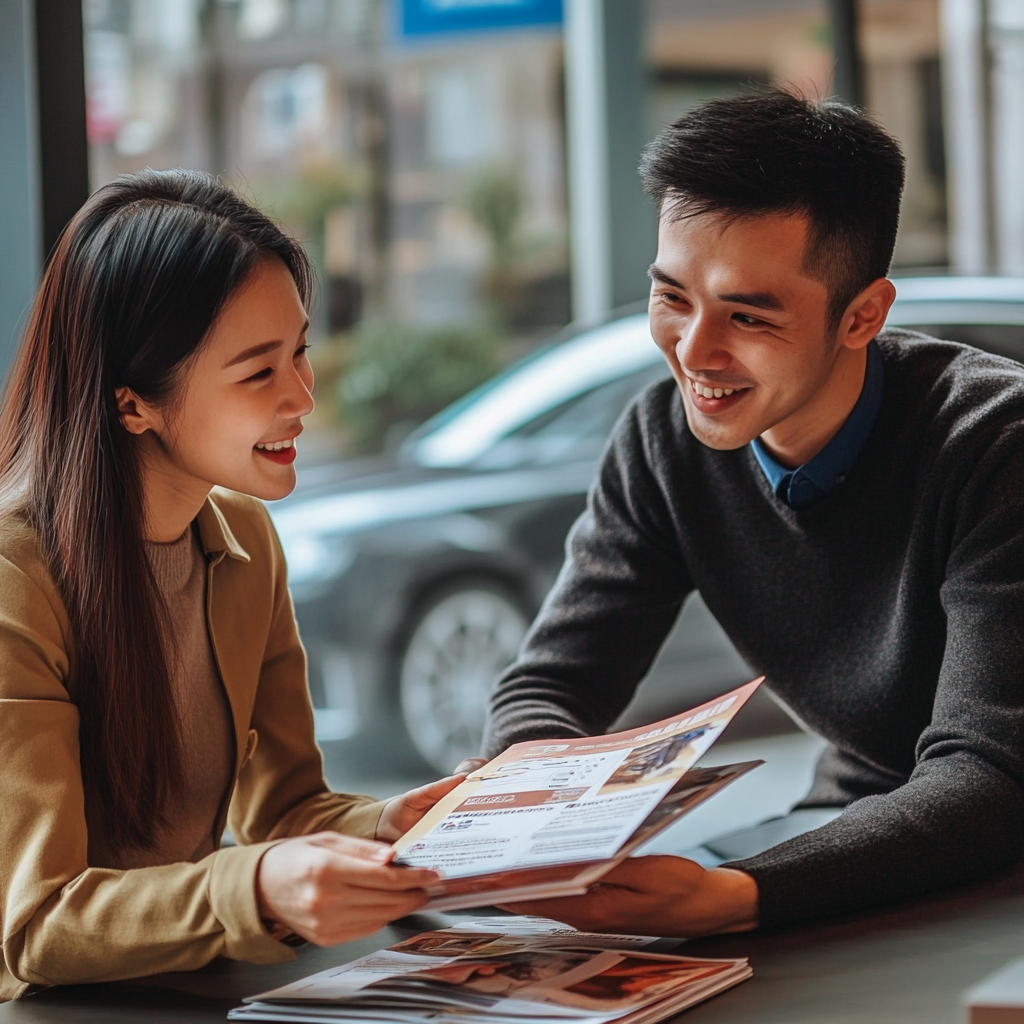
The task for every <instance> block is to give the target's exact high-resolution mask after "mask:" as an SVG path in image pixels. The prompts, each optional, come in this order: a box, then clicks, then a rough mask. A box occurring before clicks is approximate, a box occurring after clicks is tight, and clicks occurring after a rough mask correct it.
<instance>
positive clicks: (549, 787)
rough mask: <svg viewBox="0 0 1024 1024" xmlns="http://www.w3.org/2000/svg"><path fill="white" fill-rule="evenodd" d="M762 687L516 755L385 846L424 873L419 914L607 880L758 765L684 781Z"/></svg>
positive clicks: (516, 750) (523, 747)
mask: <svg viewBox="0 0 1024 1024" xmlns="http://www.w3.org/2000/svg"><path fill="white" fill-rule="evenodd" d="M760 684H761V680H760V679H757V680H755V681H754V682H752V683H747V684H746V685H745V686H741V687H739V688H737V689H735V690H732V691H731V692H729V693H726V694H723V695H722V696H721V697H716V698H715V699H714V700H712V701H708V702H707V703H706V704H702V705H700V706H699V707H696V708H691V709H690V710H689V711H684V712H682V713H681V714H678V715H673V716H672V717H671V718H666V719H665V720H664V721H661V722H655V723H654V724H653V725H645V726H643V727H642V728H640V729H631V730H629V731H627V732H619V733H613V734H612V735H608V736H588V737H584V738H582V739H566V740H543V741H537V742H526V743H517V744H515V745H514V746H512V747H509V748H508V750H506V751H505V752H504V753H503V754H499V755H498V757H496V758H495V759H494V760H493V761H490V762H488V763H487V764H485V765H484V766H483V767H482V768H479V769H477V770H476V771H475V772H473V773H472V774H471V775H469V776H468V777H467V779H466V781H465V782H463V783H462V784H461V785H459V786H457V787H456V788H455V789H453V790H452V791H451V792H450V793H449V794H448V795H447V796H446V797H444V798H443V799H442V800H440V801H438V803H437V804H436V805H435V806H434V807H433V808H432V809H431V810H430V811H428V812H427V814H425V815H424V816H423V818H422V819H421V820H420V822H419V823H418V824H417V825H416V826H414V827H413V828H412V829H410V831H408V832H407V833H406V834H405V835H404V836H402V838H401V839H399V840H398V842H396V843H395V844H394V845H395V850H396V855H395V863H396V864H405V865H410V866H412V867H424V868H432V869H433V870H435V871H437V872H438V874H439V875H440V876H441V882H440V883H439V884H438V885H437V886H436V887H435V888H433V889H431V890H429V892H430V895H431V897H432V899H431V901H430V903H428V904H427V909H428V910H457V909H466V908H471V907H486V906H492V905H494V904H505V903H509V902H515V901H518V900H526V899H548V898H550V897H553V896H572V895H576V894H579V893H583V892H586V890H587V888H588V887H589V886H590V885H593V884H594V882H596V881H597V880H598V879H600V878H601V876H602V875H604V874H605V873H606V872H608V871H610V870H611V869H612V868H613V867H614V866H615V865H616V864H618V863H620V862H621V861H622V860H624V859H625V858H626V857H629V856H630V855H631V854H633V853H634V852H635V851H636V850H637V848H638V847H640V846H642V845H643V844H644V843H646V842H647V841H648V840H650V839H651V838H652V837H653V836H654V835H656V834H657V833H658V832H660V831H662V829H665V828H667V827H668V826H669V825H671V824H673V823H674V822H676V821H678V820H679V818H681V817H682V816H683V815H684V814H686V813H688V812H689V811H691V810H692V809H693V808H694V807H696V806H697V805H698V804H701V803H703V802H704V801H705V800H707V799H708V798H709V797H711V796H713V795H714V794H715V793H717V792H718V791H719V790H721V789H722V788H723V787H725V786H727V785H728V784H729V783H730V782H733V781H734V780H736V779H738V778H739V777H740V776H741V775H743V774H745V773H746V772H748V771H750V769H752V768H756V767H757V766H758V765H759V764H762V763H763V762H762V761H748V762H745V763H744V764H732V765H724V766H720V767H716V768H703V769H694V768H693V766H694V765H695V764H696V762H697V761H698V759H699V758H700V757H702V756H703V755H704V753H705V752H706V751H707V749H708V748H709V747H710V746H711V744H712V743H714V742H715V740H716V739H718V737H719V736H720V735H721V734H722V731H723V730H724V729H725V727H726V726H727V725H728V724H729V722H730V721H731V720H732V718H733V716H734V715H735V714H736V712H737V711H739V709H740V708H741V707H742V706H743V704H744V703H745V702H746V701H747V700H748V699H749V697H750V696H751V694H753V693H754V691H755V690H756V689H757V687H758V686H759V685H760Z"/></svg>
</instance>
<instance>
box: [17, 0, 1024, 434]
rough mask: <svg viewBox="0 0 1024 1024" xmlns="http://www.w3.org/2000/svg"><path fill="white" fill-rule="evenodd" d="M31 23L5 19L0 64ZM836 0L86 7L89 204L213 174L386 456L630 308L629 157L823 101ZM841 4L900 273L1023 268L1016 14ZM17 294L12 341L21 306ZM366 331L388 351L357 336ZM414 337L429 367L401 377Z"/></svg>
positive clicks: (926, 5)
mask: <svg viewBox="0 0 1024 1024" xmlns="http://www.w3.org/2000/svg"><path fill="white" fill-rule="evenodd" d="M850 2H852V0H847V3H850ZM42 3H43V0H10V4H9V5H8V6H9V7H10V11H8V15H11V17H9V18H8V20H9V21H10V22H11V25H10V26H9V27H10V28H11V32H9V33H7V37H6V39H5V41H4V43H3V46H5V47H7V48H12V54H13V53H14V50H16V49H18V48H19V47H20V48H21V50H24V47H25V45H26V43H25V42H24V41H25V40H28V39H29V37H30V35H31V31H30V30H31V24H30V23H31V13H32V11H33V10H35V11H36V12H37V15H38V16H40V17H41V14H39V11H40V10H41V8H40V5H41V4H42ZM842 3H843V0H564V3H563V2H562V0H509V2H507V3H502V4H494V3H493V0H492V2H490V3H486V2H481V3H471V2H469V0H460V2H459V3H452V2H449V0H85V2H84V5H83V16H84V25H85V66H86V81H87V110H88V134H89V173H90V179H91V185H92V187H97V186H99V185H101V184H103V183H104V182H106V181H109V180H110V179H111V178H112V177H113V176H115V175H116V174H118V173H120V172H122V171H131V170H136V169H139V168H142V167H145V166H153V167H169V166H186V167H198V168H203V169H207V170H211V171H214V172H217V173H220V174H222V175H224V176H225V177H226V178H227V179H228V180H230V181H232V182H234V183H235V184H237V185H239V186H240V187H241V188H243V189H244V190H245V191H246V192H247V193H248V194H249V195H250V196H251V197H253V198H254V199H255V200H256V201H257V202H259V203H261V204H262V205H263V206H264V207H265V208H267V209H268V210H270V211H271V212H273V213H274V214H275V215H277V216H278V217H280V218H281V219H282V220H284V221H285V222H286V223H287V224H288V225H289V226H291V227H292V228H293V229H294V230H296V231H297V232H298V233H299V234H300V235H301V236H302V237H303V238H304V239H305V240H307V242H308V243H309V246H310V249H311V252H312V253H313V255H314V258H315V259H316V260H317V262H318V263H319V265H320V266H321V268H322V271H323V274H324V278H325V289H324V299H323V301H322V303H321V307H320V310H319V313H318V324H319V330H320V335H321V337H322V338H323V339H333V340H330V341H329V343H328V344H325V345H323V346H321V353H320V355H319V356H318V358H319V359H320V360H321V364H322V365H321V367H320V371H321V383H322V384H324V383H325V387H323V388H322V389H321V397H322V399H326V401H322V404H323V406H324V412H323V416H324V417H325V419H324V422H325V423H326V422H327V421H328V420H330V419H331V418H332V417H334V416H336V415H342V416H343V415H344V408H345V407H347V405H353V406H354V405H358V402H360V401H363V402H364V404H365V403H366V402H368V401H371V400H372V402H376V403H377V404H376V406H375V409H376V412H375V414H374V415H375V417H376V418H375V419H374V422H375V423H376V424H377V426H376V427H375V428H374V429H375V430H376V431H377V433H376V434H375V435H374V437H375V438H376V440H377V441H380V439H381V437H382V436H383V434H382V431H383V429H384V427H385V426H386V425H387V424H388V423H394V422H395V421H398V420H402V418H403V416H404V417H406V418H409V417H410V416H412V417H414V418H415V416H419V415H421V414H422V413H423V411H425V410H428V409H429V408H430V407H431V402H433V403H434V404H435V405H436V404H438V403H441V402H442V399H443V400H447V399H448V398H449V397H451V395H450V394H449V392H451V391H452V390H453V389H456V390H457V389H458V388H460V387H462V386H465V385H468V384H469V383H472V380H473V379H474V375H475V376H476V377H482V376H486V375H487V374H488V373H489V372H490V371H491V370H493V368H494V367H495V366H496V365H497V364H499V363H500V362H502V361H507V359H508V358H510V357H511V356H513V355H515V354H516V353H518V352H521V351H523V350H524V348H525V347H528V346H529V345H530V344H532V343H534V341H536V340H538V339H540V338H542V337H543V336H545V334H547V333H550V331H551V330H552V329H553V328H556V327H557V326H559V325H561V324H563V323H565V322H567V321H568V320H569V319H570V318H571V317H572V316H573V315H574V314H575V315H577V316H580V315H582V316H584V317H593V316H595V315H600V314H601V313H602V312H604V311H605V310H606V309H608V308H610V307H612V306H614V305H617V304H620V303H622V302H625V301H629V300H630V299H633V298H639V297H641V296H642V295H643V294H644V291H645V280H644V270H645V267H646V264H647V262H648V260H649V258H650V253H651V250H652V246H653V234H654V231H653V228H654V226H653V216H652V213H651V211H650V209H649V207H647V206H645V203H644V200H643V197H642V195H641V194H640V190H639V183H638V181H637V179H636V176H635V173H634V169H635V165H636V159H637V156H638V151H639V148H640V147H641V146H642V145H643V143H644V142H645V141H646V140H648V139H650V138H651V137H652V136H653V135H654V134H655V133H656V131H657V130H658V128H659V127H660V126H662V125H664V124H665V123H667V122H669V121H671V120H672V119H673V118H674V117H676V116H678V115H679V113H681V112H682V111H684V110H686V109H688V108H689V107H691V106H693V105H694V104H696V103H699V102H702V101H703V100H705V99H708V98H711V97H714V96H721V95H730V94H734V93H736V92H739V91H742V90H744V89H749V88H751V87H754V86H757V85H758V84H762V83H782V84H785V85H788V86H790V87H792V88H795V89H797V90H799V91H800V92H802V93H804V94H806V95H810V96H826V95H829V94H830V93H831V92H832V91H833V71H834V52H835V49H834V46H833V36H832V31H831V29H832V22H831V21H830V13H831V15H832V16H833V19H834V16H835V10H836V8H837V4H842ZM856 7H857V15H858V17H857V24H858V27H859V31H858V33H857V39H856V40H855V42H856V44H857V45H858V46H859V53H860V58H861V61H862V70H863V76H862V77H863V82H864V96H863V98H864V101H865V104H866V106H867V108H868V109H869V110H870V111H871V112H872V113H874V114H875V115H876V116H877V117H878V118H879V119H880V120H881V121H882V122H883V123H884V124H885V125H886V126H887V127H888V128H889V129H890V130H891V131H892V132H893V133H894V134H895V135H896V136H897V137H898V138H899V139H900V140H901V141H902V143H903V145H904V148H905V151H906V154H907V163H908V183H907V192H906V199H905V204H904V214H903V222H902V225H901V230H900V236H899V241H898V245H897V252H896V266H897V269H898V270H906V269H909V268H925V267H928V268H938V269H944V268H947V267H948V268H949V269H950V270H951V271H953V272H959V273H986V272H997V273H1015V274H1020V273H1024V189H1021V188H1020V182H1021V181H1022V180H1024V70H1022V69H1024V2H1022V0H860V2H859V3H858V4H857V5H856ZM15 8H18V9H19V10H20V11H21V12H22V15H23V16H22V17H21V18H20V21H19V20H18V19H17V18H15V19H13V20H11V18H12V17H13V15H12V14H11V12H14V10H15ZM25 12H28V13H25ZM19 25H20V26H21V27H20V28H19ZM25 26H28V27H27V28H26V27H25ZM15 29H18V32H19V33H20V35H19V37H18V38H17V39H15V36H14V34H13V33H14V30H15ZM19 52H21V51H20V50H19ZM23 63H24V67H20V66H19V65H17V64H16V63H15V62H13V61H12V60H11V59H7V58H5V62H4V68H5V77H4V79H3V81H4V88H5V96H6V95H7V94H8V93H9V94H10V96H11V97H12V101H11V102H6V103H5V111H6V113H5V116H6V119H7V121H5V125H6V123H7V122H8V121H9V122H10V132H7V129H6V127H5V133H6V134H10V135H11V136H12V137H13V135H14V134H17V132H15V129H17V131H19V132H21V135H19V136H18V138H19V139H21V141H20V142H18V144H17V146H16V147H15V149H14V150H8V152H7V158H8V162H10V163H11V164H12V168H13V170H12V171H11V173H10V174H9V175H8V176H7V178H6V179H5V180H6V181H7V182H8V186H7V187H8V190H9V191H10V190H11V189H13V188H15V187H16V186H15V185H14V184H12V183H13V182H15V181H20V180H21V178H25V183H24V185H23V186H22V185H18V186H17V188H18V189H20V191H19V193H18V198H16V200H15V202H13V203H8V204H5V205H6V206H7V207H8V212H7V213H5V214H4V216H5V217H6V218H7V219H8V220H9V221H10V227H11V230H12V231H14V232H15V234H16V235H17V236H19V237H20V235H22V234H25V233H26V232H30V233H31V232H32V231H35V230H36V227H31V226H26V225H31V224H33V223H35V221H33V218H32V217H31V216H27V215H26V211H28V212H29V213H30V212H31V209H32V208H33V204H34V203H36V202H37V199H38V196H37V195H36V193H34V192H33V190H32V182H31V181H30V180H29V179H30V178H31V176H32V175H31V173H28V174H27V176H26V174H24V173H21V174H20V177H18V175H17V174H15V173H14V171H18V172H19V173H20V172H21V171H22V169H23V167H24V168H31V167H32V166H34V165H33V159H35V158H34V157H31V153H28V156H25V154H24V153H22V152H21V151H22V150H25V151H27V150H29V149H31V146H32V145H33V143H32V139H31V132H30V131H27V130H26V131H22V129H21V128H19V127H18V125H21V124H22V122H25V123H26V124H27V123H28V122H29V121H31V117H32V116H33V115H32V97H31V96H30V95H29V93H30V92H31V90H30V89H28V90H27V91H26V89H27V87H26V88H22V94H17V95H16V89H15V86H16V85H17V82H16V81H15V79H16V78H17V76H19V75H20V76H21V79H18V81H21V80H22V79H23V80H24V81H23V82H22V85H24V83H25V82H30V79H31V75H32V74H34V71H33V66H32V62H31V61H28V62H23ZM8 78H10V79H11V82H8V81H7V79H8ZM12 83H13V84H12ZM15 114H17V118H15V117H14V115H15ZM19 118H20V120H18V119H19ZM26 119H27V120H26ZM15 121H17V124H15ZM12 133H13V134H12ZM5 141H6V135H5ZM18 147H20V149H19V148H18ZM19 154H21V155H19ZM23 156H25V158H24V159H22V157H23ZM30 157H31V158H30ZM18 161H20V162H18ZM44 162H45V161H44ZM36 191H38V189H37V190H36ZM22 193H24V195H22ZM15 220H17V223H15ZM36 220H38V218H36ZM22 222H24V223H22ZM5 223H6V221H5ZM37 248H38V246H37ZM26 251H27V250H26ZM34 263H36V258H32V259H29V260H27V261H22V265H23V266H24V265H26V264H29V265H30V264H34ZM23 276H24V275H23ZM18 280H20V278H19V279H18ZM11 281H14V277H11ZM8 290H11V292H12V296H13V297H10V298H8V297H3V296H0V297H3V302H4V309H3V311H0V312H2V315H3V317H4V323H3V325H2V327H3V330H4V331H8V332H9V331H10V330H11V329H12V325H13V323H14V322H15V320H16V319H17V316H18V315H20V310H23V305H24V302H25V301H27V299H26V298H25V297H24V295H23V294H22V293H24V292H25V291H26V286H25V285H23V284H22V285H19V286H18V287H17V288H14V286H13V285H12V287H11V289H8ZM15 291H16V292H17V293H18V295H19V296H22V298H21V299H20V300H19V299H18V298H17V296H14V292H15ZM3 295H4V296H6V292H5V293H3ZM19 301H20V302H21V303H22V306H21V307H18V302H19ZM369 324H374V325H376V326H375V327H374V330H376V331H377V334H375V335H373V337H374V338H379V337H381V336H383V335H381V332H382V331H383V332H384V334H387V332H388V331H390V334H389V335H388V338H390V341H389V342H388V345H385V346H380V345H377V344H376V342H374V344H370V343H369V342H368V341H364V342H361V341H360V338H364V336H365V337H369V335H366V333H365V332H366V329H367V325H369ZM361 332H363V333H361ZM445 332H447V333H445ZM452 332H455V333H454V334H453V333H452ZM458 332H461V333H458ZM405 338H407V339H408V342H409V344H408V346H407V347H409V348H410V349H412V348H416V350H417V352H419V353H420V354H419V355H417V356H416V359H418V360H420V362H416V359H414V360H412V361H411V362H410V361H409V360H406V362H405V364H403V366H398V363H400V362H401V359H400V358H399V357H398V356H395V355H394V353H399V354H400V353H401V351H402V346H403V344H404V340H403V339H405ZM389 346H390V347H389ZM417 346H418V348H417ZM385 349H387V351H390V352H391V353H392V354H393V356H392V357H390V358H391V362H390V363H388V364H387V365H385V364H384V363H382V362H380V360H379V359H378V361H377V362H376V363H375V362H374V356H373V352H374V351H384V350H385ZM442 352H443V353H445V356H444V358H445V359H447V360H455V361H458V360H459V359H462V360H463V361H464V363H465V367H464V370H465V372H463V373H461V375H460V374H456V375H455V378H453V379H452V380H449V381H448V382H447V383H436V382H435V383H436V388H435V392H436V393H435V392H432V393H431V395H432V397H431V396H427V399H426V400H425V401H423V402H418V404H417V401H418V400H416V401H414V400H411V399H410V400H409V401H404V400H403V401H404V404H403V402H397V403H396V402H393V401H390V399H388V396H389V395H392V394H394V393H397V391H398V390H400V387H399V383H400V381H399V378H401V381H404V383H401V386H402V387H407V388H408V387H410V386H411V385H410V384H409V382H410V380H411V381H412V382H413V383H415V381H416V379H417V378H418V377H423V376H424V375H423V373H422V371H421V367H422V365H423V363H424V361H426V362H427V363H429V362H430V360H431V359H432V358H433V359H434V361H435V362H436V361H437V360H438V358H440V356H439V355H438V354H439V353H442ZM431 353H435V356H431ZM403 374H404V377H403V376H402V375H403ZM343 378H351V380H352V381H354V382H356V383H357V384H359V387H354V385H353V386H351V387H349V389H348V391H347V392H345V389H344V387H338V386H335V384H334V383H333V380H334V379H337V380H339V381H340V380H342V379H343ZM360 382H361V383H360ZM396 382H399V383H396ZM432 386H434V385H432ZM445 388H447V389H448V390H447V391H445ZM357 392H358V393H357ZM367 396H370V398H367ZM389 402H390V404H389ZM385 407H386V408H385ZM367 436H369V435H367Z"/></svg>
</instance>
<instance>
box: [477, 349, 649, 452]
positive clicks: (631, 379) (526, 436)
mask: <svg viewBox="0 0 1024 1024" xmlns="http://www.w3.org/2000/svg"><path fill="white" fill-rule="evenodd" d="M666 376H668V370H667V368H666V367H665V365H664V364H656V365H654V366H649V367H647V368H646V369H644V370H641V371H640V372H639V373H631V374H628V375H627V376H625V377H620V378H618V379H617V380H614V381H610V382H608V383H607V384H602V385H601V386H600V387H596V388H591V390H589V391H586V392H584V393H583V394H581V395H577V396H576V397H574V398H572V399H571V400H570V401H568V402H563V403H562V404H561V405H559V406H557V407H556V408H554V409H549V410H548V411H546V412H545V413H543V414H542V415H540V416H537V417H535V418H534V419H532V420H530V421H529V422H527V423H524V424H522V425H521V426H520V427H518V428H517V429H515V430H514V431H511V432H510V433H509V434H507V435H506V436H505V437H503V438H501V440H499V441H498V442H497V443H496V444H494V445H492V446H491V447H490V448H489V449H488V450H487V451H486V452H484V453H483V454H482V455H481V456H480V457H479V458H478V459H477V460H476V462H475V465H476V466H477V467H478V468H480V469H508V468H511V467H513V466H549V465H553V464H557V463H562V462H577V461H582V460H586V459H596V458H597V457H598V456H599V455H600V454H601V451H602V449H603V448H604V445H605V442H606V441H607V440H608V435H609V434H610V433H611V431H612V427H614V426H615V421H616V420H617V419H618V418H619V416H620V414H621V413H622V410H623V409H625V407H626V405H627V404H628V403H629V401H630V399H631V398H633V396H634V395H637V394H639V393H640V392H641V391H642V390H643V389H644V388H645V387H647V386H648V385H649V384H653V383H654V382H655V381H657V380H661V379H662V378H664V377H666Z"/></svg>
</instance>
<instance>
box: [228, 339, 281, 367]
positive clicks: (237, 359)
mask: <svg viewBox="0 0 1024 1024" xmlns="http://www.w3.org/2000/svg"><path fill="white" fill-rule="evenodd" d="M283 344H284V342H283V341H264V342H263V343H262V344H260V345H252V346H250V347H249V348H246V349H242V351H241V352H239V353H238V355H237V356H233V357H232V358H231V359H229V360H228V361H227V362H226V363H225V364H224V369H225V370H226V369H227V368H228V367H229V366H237V365H238V364H239V363H244V362H246V361H247V360H249V359H255V358H256V357H257V356H265V355H266V354H267V353H268V352H273V351H274V350H275V349H278V348H280V347H281V346H282V345H283Z"/></svg>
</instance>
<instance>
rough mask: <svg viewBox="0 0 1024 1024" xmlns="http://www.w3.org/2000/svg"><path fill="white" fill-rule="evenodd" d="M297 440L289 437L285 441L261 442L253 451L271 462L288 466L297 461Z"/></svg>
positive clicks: (254, 446)
mask: <svg viewBox="0 0 1024 1024" xmlns="http://www.w3.org/2000/svg"><path fill="white" fill-rule="evenodd" d="M295 440H296V439H295V438H294V437H289V438H287V439H285V440H283V441H260V442H259V443H258V444H255V445H253V451H255V452H257V453H258V454H259V455H262V456H263V457H264V458H267V459H270V461H271V462H276V463H278V464H279V465H282V466H287V465H290V464H291V463H292V462H294V461H295V455H296V447H295Z"/></svg>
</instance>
